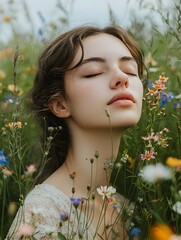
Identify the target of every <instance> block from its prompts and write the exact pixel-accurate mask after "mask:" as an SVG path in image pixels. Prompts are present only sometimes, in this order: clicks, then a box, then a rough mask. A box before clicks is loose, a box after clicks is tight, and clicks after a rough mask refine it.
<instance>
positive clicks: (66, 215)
mask: <svg viewBox="0 0 181 240" xmlns="http://www.w3.org/2000/svg"><path fill="white" fill-rule="evenodd" d="M67 219H68V213H67V212H64V213H62V214H60V220H61V221H64V222H65V221H67Z"/></svg>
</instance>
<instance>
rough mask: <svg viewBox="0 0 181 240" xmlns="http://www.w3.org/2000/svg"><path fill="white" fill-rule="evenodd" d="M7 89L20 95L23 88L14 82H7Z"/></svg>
mask: <svg viewBox="0 0 181 240" xmlns="http://www.w3.org/2000/svg"><path fill="white" fill-rule="evenodd" d="M8 90H9V91H10V92H13V93H16V94H17V95H18V96H21V95H22V94H23V90H22V89H21V88H20V87H18V86H15V85H14V84H9V85H8Z"/></svg>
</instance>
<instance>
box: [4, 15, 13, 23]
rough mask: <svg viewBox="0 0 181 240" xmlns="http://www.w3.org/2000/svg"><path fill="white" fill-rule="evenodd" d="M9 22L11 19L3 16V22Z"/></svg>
mask: <svg viewBox="0 0 181 240" xmlns="http://www.w3.org/2000/svg"><path fill="white" fill-rule="evenodd" d="M11 21H12V18H11V17H9V16H4V17H3V22H6V23H9V22H11Z"/></svg>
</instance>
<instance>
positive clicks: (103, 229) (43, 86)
mask: <svg viewBox="0 0 181 240" xmlns="http://www.w3.org/2000/svg"><path fill="white" fill-rule="evenodd" d="M142 73H143V59H142V54H141V52H140V50H139V48H138V46H137V44H136V42H135V41H134V40H133V39H132V38H131V37H130V36H129V35H128V33H127V32H126V31H125V30H123V29H122V28H120V27H119V26H108V27H105V28H103V29H101V28H98V27H92V26H83V27H79V28H75V29H73V30H71V31H68V32H66V33H64V34H62V35H60V36H59V37H57V38H56V39H55V40H54V41H53V42H52V43H51V44H50V45H49V46H48V47H47V48H46V49H45V50H44V52H43V53H42V55H41V57H40V59H39V64H38V70H37V74H36V78H35V82H34V86H33V89H32V90H31V92H30V96H31V100H32V108H33V111H34V112H35V114H36V116H37V117H38V119H39V120H40V122H41V124H42V126H46V129H45V131H46V136H48V134H49V133H50V132H51V131H53V130H52V129H53V128H54V129H55V128H56V129H58V128H59V126H61V127H62V129H61V130H60V131H59V132H58V133H57V132H56V135H55V136H54V138H53V140H52V145H51V149H50V152H49V155H50V159H49V161H48V163H47V166H48V169H49V175H50V176H49V177H47V178H46V179H45V180H44V181H43V182H42V183H41V184H39V185H37V186H36V187H35V188H34V189H33V190H32V191H31V192H30V193H29V194H28V196H27V197H26V199H25V203H24V205H23V206H22V207H21V208H20V210H19V212H18V213H17V216H16V218H15V220H14V223H13V225H12V227H11V229H10V231H9V234H8V236H7V239H19V238H20V237H21V236H22V235H23V234H24V235H26V234H27V235H32V236H33V237H32V239H58V233H59V237H60V236H61V237H62V238H60V239H91V240H92V239H104V240H107V239H109V240H111V239H121V240H124V239H128V234H127V230H128V229H126V226H125V224H124V223H123V220H122V218H121V213H120V212H123V205H124V201H123V199H124V198H123V197H121V196H119V194H116V193H115V189H114V188H113V187H111V186H109V185H110V183H109V174H108V172H107V171H106V166H107V165H109V163H110V162H111V163H113V161H114V160H115V159H116V156H117V153H118V149H119V143H120V137H121V134H122V133H123V131H124V130H125V129H127V128H128V127H130V126H132V125H134V124H136V123H137V122H138V121H139V119H140V115H141V108H142V94H143V87H142V82H141V80H140V79H141V77H142ZM75 175H76V176H75ZM72 179H73V180H72ZM101 186H102V188H100V187H101ZM106 186H107V187H106ZM108 186H109V187H108ZM72 187H73V188H72ZM103 187H104V188H103ZM97 189H98V190H97ZM69 197H73V198H71V200H70V198H69ZM117 199H121V200H120V201H119V200H117ZM109 203H112V204H109ZM113 203H118V205H117V204H113ZM121 203H122V205H121ZM127 207H129V206H128V204H127V206H126V207H125V208H127ZM23 224H24V225H23ZM30 226H32V228H30V229H31V230H32V231H30V232H31V234H30V233H26V234H25V233H22V228H23V227H24V228H25V229H26V227H27V228H28V227H30ZM63 236H64V237H65V238H63ZM30 239H31V238H30Z"/></svg>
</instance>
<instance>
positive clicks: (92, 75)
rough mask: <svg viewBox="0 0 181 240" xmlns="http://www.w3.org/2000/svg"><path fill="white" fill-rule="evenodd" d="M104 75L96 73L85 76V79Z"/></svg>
mask: <svg viewBox="0 0 181 240" xmlns="http://www.w3.org/2000/svg"><path fill="white" fill-rule="evenodd" d="M101 74H102V73H95V74H89V75H86V76H84V77H85V78H93V77H97V76H99V75H101Z"/></svg>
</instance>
